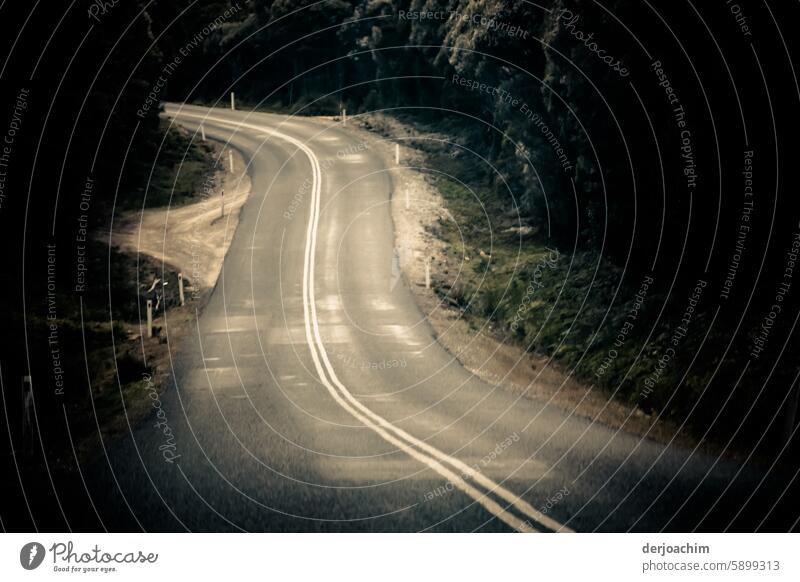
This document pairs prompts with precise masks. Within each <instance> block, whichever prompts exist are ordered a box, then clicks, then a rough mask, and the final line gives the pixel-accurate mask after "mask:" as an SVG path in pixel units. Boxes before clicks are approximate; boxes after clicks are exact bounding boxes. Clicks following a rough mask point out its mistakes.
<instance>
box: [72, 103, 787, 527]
mask: <svg viewBox="0 0 800 582" xmlns="http://www.w3.org/2000/svg"><path fill="white" fill-rule="evenodd" d="M167 114H168V115H169V116H171V117H173V118H174V119H175V120H176V122H178V123H180V124H182V125H184V126H185V127H187V128H189V129H191V130H196V129H197V128H198V127H199V124H200V122H201V121H202V122H203V125H204V128H205V132H206V134H207V136H208V137H209V138H212V139H216V140H219V141H221V142H224V143H230V145H231V146H233V147H235V148H236V149H238V150H239V151H241V152H242V154H243V155H244V156H245V158H246V159H248V160H249V162H250V166H249V172H250V175H251V179H252V184H253V192H252V194H251V197H250V199H249V200H248V201H247V203H246V205H245V206H244V208H243V209H242V213H241V222H240V224H239V227H238V230H237V231H236V235H235V237H234V240H233V241H232V244H231V247H230V250H229V252H228V255H227V257H226V260H225V263H224V267H223V274H222V276H221V279H220V281H219V283H218V285H217V287H216V288H215V290H214V292H213V294H212V296H211V298H210V300H209V303H208V305H207V306H206V308H205V309H204V311H203V313H202V314H201V316H200V317H199V320H198V323H197V334H196V335H195V337H193V338H192V339H190V340H187V345H185V346H184V347H183V348H182V349H181V351H180V353H179V355H178V356H177V358H176V360H175V377H176V382H175V386H173V387H171V388H170V389H169V390H168V391H167V393H166V394H165V395H164V397H163V399H162V408H161V409H162V411H163V413H162V417H161V418H153V419H150V420H149V421H147V422H144V423H143V424H142V425H141V426H139V427H136V429H135V431H134V432H133V433H132V435H131V436H130V437H129V438H127V439H125V440H124V441H122V442H120V443H118V444H117V445H115V446H114V447H113V448H112V449H111V450H110V451H109V453H110V456H109V461H108V463H106V462H105V460H104V461H102V462H100V463H98V464H97V466H95V467H93V468H92V469H91V470H90V471H89V478H88V483H89V488H90V490H91V491H92V495H93V498H94V500H95V507H94V508H93V509H95V510H96V512H97V514H98V515H99V516H100V518H101V519H102V524H100V523H99V521H95V517H94V513H92V514H90V515H87V516H85V520H86V524H87V526H86V527H87V528H89V529H99V528H101V527H103V526H104V527H107V528H109V529H114V530H139V529H144V530H148V531H183V530H194V531H227V530H239V529H241V530H249V531H286V530H290V531H309V530H310V531H330V530H337V531H418V530H431V531H473V530H480V531H513V530H518V531H570V530H574V531H593V530H602V531H627V530H629V529H632V530H640V531H641V530H644V531H657V530H661V529H667V530H678V531H687V530H692V529H694V528H699V529H701V530H718V529H723V528H725V527H727V526H728V525H729V524H730V523H731V521H732V520H733V519H734V517H735V518H736V520H735V521H734V522H733V525H732V526H731V527H732V529H745V530H746V529H753V528H755V527H756V525H758V523H759V522H760V521H761V520H762V519H764V518H766V519H767V520H768V521H767V524H766V527H767V528H769V527H770V525H771V524H772V525H774V527H776V528H781V527H782V528H783V529H786V527H788V526H786V525H783V524H782V523H781V522H780V519H781V516H780V512H772V513H770V512H769V510H770V508H771V507H772V505H773V503H769V502H768V501H769V500H773V501H774V500H775V499H776V498H777V496H778V495H779V493H780V490H779V489H770V488H771V487H772V485H764V486H763V487H761V488H760V489H756V486H757V484H758V482H759V479H760V475H758V474H757V471H753V470H750V469H746V470H744V471H742V472H741V473H739V477H738V478H737V479H736V480H733V476H734V475H735V474H736V473H737V471H738V470H739V467H738V466H737V465H735V464H733V463H731V462H729V461H718V460H717V459H714V458H710V457H708V456H705V455H701V454H694V455H692V454H691V452H690V451H683V450H679V449H676V448H674V447H670V448H666V449H665V448H664V447H663V446H661V445H658V444H655V443H653V442H650V441H642V440H640V439H638V438H636V437H633V436H631V435H628V434H624V433H616V432H615V431H613V430H610V429H608V428H605V427H602V426H600V425H596V424H591V423H590V422H589V421H586V420H583V419H579V418H575V417H571V416H569V415H568V414H567V413H565V412H563V411H560V410H558V409H554V408H549V407H546V406H544V405H543V404H540V403H538V402H536V401H533V400H530V399H520V398H518V397H517V396H515V395H513V394H511V393H510V392H507V391H505V390H502V389H496V388H492V387H490V386H488V385H486V384H484V383H483V382H481V381H480V380H479V379H477V378H475V377H474V376H472V375H471V374H470V373H469V372H467V371H465V370H464V369H463V368H462V367H461V366H460V365H459V364H458V362H457V361H455V360H454V359H453V357H452V356H451V355H450V354H449V353H447V352H446V351H445V350H444V349H442V348H441V347H440V346H439V345H438V344H437V343H436V341H435V340H434V335H433V333H432V330H431V329H430V328H429V326H428V325H427V323H426V322H425V320H424V318H423V317H422V315H421V313H420V311H419V310H418V309H417V307H416V305H415V304H414V302H413V299H412V296H411V293H410V291H409V289H408V288H407V286H406V284H405V282H403V281H401V282H400V283H398V284H395V283H396V276H397V273H396V264H395V267H394V268H395V272H394V274H393V256H394V252H393V245H394V240H393V229H392V220H391V214H390V208H389V201H390V198H391V195H392V170H391V169H387V168H386V167H384V165H383V163H382V161H381V158H380V157H379V156H378V155H376V154H375V153H374V152H373V151H372V149H371V146H370V144H369V143H366V144H363V143H360V142H359V140H358V138H356V137H354V136H353V135H352V134H350V133H348V131H347V128H346V127H341V126H340V125H338V124H334V123H332V122H324V121H320V120H313V119H305V118H301V119H298V118H288V117H285V116H279V115H268V114H254V113H249V114H248V113H246V112H238V111H237V112H232V111H228V110H224V109H211V110H209V109H205V108H200V107H189V106H184V107H182V108H179V107H177V106H168V107H167ZM376 139H377V138H376ZM159 422H160V423H161V426H162V427H163V426H166V425H168V426H169V428H170V430H171V431H172V432H173V434H174V441H173V442H174V448H172V447H171V446H165V439H164V435H163V431H162V430H161V428H159V427H157V426H156V424H157V423H159ZM167 450H169V452H168V453H165V451H167ZM173 456H174V459H172V460H171V461H167V460H166V459H167V458H172V457H173ZM110 469H111V470H110ZM112 471H113V472H112ZM731 483H732V485H731ZM729 485H730V486H729ZM754 491H755V492H756V494H755V495H753V496H752V498H751V500H750V503H748V504H746V505H744V502H745V500H747V499H748V497H750V495H751V493H753V492H754ZM723 493H724V494H723ZM741 509H743V510H742V511H741V512H740V510H741Z"/></svg>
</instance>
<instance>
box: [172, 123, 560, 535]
mask: <svg viewBox="0 0 800 582" xmlns="http://www.w3.org/2000/svg"><path fill="white" fill-rule="evenodd" d="M176 116H180V117H193V118H198V119H203V120H207V121H214V122H217V123H221V124H223V125H229V126H233V127H234V128H236V129H240V128H246V129H251V130H254V131H257V132H264V133H269V134H270V135H272V136H273V137H277V138H278V139H282V140H284V141H287V142H289V143H291V144H292V145H294V146H296V147H297V148H298V149H299V150H300V151H302V152H303V153H304V154H305V155H306V157H307V158H308V160H309V162H310V163H311V168H312V173H313V184H312V188H311V214H310V216H309V221H308V227H307V230H306V248H305V256H304V265H303V314H304V319H305V322H304V323H305V331H306V341H307V343H308V346H309V349H310V351H311V358H312V360H313V361H314V367H315V368H316V370H317V374H318V375H319V378H320V381H321V382H322V384H323V385H324V386H325V387H326V388H327V390H328V392H329V393H330V395H331V396H332V397H333V399H334V400H335V401H336V402H337V403H338V404H339V405H340V406H341V407H342V408H344V409H345V410H346V411H347V412H348V413H350V414H351V415H352V416H353V417H355V418H356V419H357V420H358V421H359V422H362V423H363V424H364V425H366V426H367V427H369V428H370V429H372V430H373V431H374V432H376V433H377V434H378V435H380V436H381V437H382V438H383V439H385V440H386V441H388V442H389V443H391V444H392V445H395V446H396V447H398V448H400V449H401V450H403V451H404V452H405V453H406V454H408V455H409V456H411V457H412V458H414V459H416V460H418V461H420V462H421V463H423V464H425V465H427V466H428V467H430V468H431V469H433V470H434V471H436V472H437V473H439V475H441V476H442V477H444V478H445V479H447V480H448V481H450V482H451V483H452V484H453V486H455V487H457V488H458V489H459V490H461V491H462V492H463V493H465V494H467V495H468V496H470V497H471V498H472V499H474V500H475V501H477V502H478V503H479V504H481V505H482V506H483V507H484V508H485V509H486V510H487V511H489V512H490V513H491V514H492V515H494V516H496V517H497V518H498V519H500V520H501V521H503V522H504V523H505V524H506V525H508V526H510V527H512V528H514V529H516V530H518V531H522V532H535V531H537V530H536V529H534V528H533V527H532V525H531V523H530V521H528V520H533V521H534V522H536V523H538V524H541V525H543V526H544V527H545V528H548V529H550V530H553V531H560V532H571V531H572V530H570V529H569V528H568V527H566V526H565V525H562V524H561V523H559V522H557V521H555V520H554V519H552V518H550V517H548V516H547V515H545V514H543V513H542V512H540V511H538V510H537V509H535V508H534V507H533V506H531V505H530V504H529V503H528V502H526V501H525V500H523V499H522V498H520V497H519V496H518V495H516V494H514V493H513V492H511V491H509V490H508V489H506V488H505V487H503V486H502V485H500V484H499V483H496V482H495V481H493V480H492V479H490V478H488V477H486V476H485V475H484V474H483V473H481V472H479V471H476V470H475V469H473V468H472V467H470V466H469V465H467V464H466V463H463V462H462V461H460V460H459V459H457V458H455V457H452V456H450V455H448V454H446V453H444V452H442V451H440V450H439V449H437V448H435V447H433V446H431V445H429V444H428V443H426V442H424V441H422V440H420V439H418V438H416V437H414V436H412V435H411V434H409V433H407V432H406V431H404V430H403V429H400V428H398V427H396V426H394V425H393V424H392V423H390V422H389V421H387V420H386V419H384V418H383V417H381V416H379V415H378V414H376V413H375V412H373V411H372V410H370V409H369V408H367V407H366V406H364V405H363V404H362V403H361V402H359V401H358V400H357V399H356V398H355V397H354V396H353V395H352V394H351V393H350V391H349V390H348V389H347V388H346V387H345V386H344V384H342V382H341V381H340V380H339V378H338V377H337V375H336V372H335V371H334V369H333V365H332V364H331V362H330V360H329V359H328V354H327V352H326V350H325V346H324V344H323V341H322V336H321V335H320V332H319V321H318V319H317V310H316V304H315V293H314V270H315V265H314V256H315V254H316V243H317V229H318V226H319V214H320V193H321V190H322V171H321V169H320V164H319V159H318V158H317V156H316V154H314V152H313V151H312V150H311V148H310V147H308V146H307V145H306V144H305V143H303V142H302V141H300V140H298V139H296V138H294V137H292V136H290V135H286V134H284V133H281V132H279V131H275V130H272V129H271V128H268V127H265V126H263V125H255V124H252V123H245V122H238V121H233V120H230V119H223V118H218V117H213V116H210V115H198V114H192V113H184V112H180V111H179V112H177V114H176ZM317 350H319V352H317ZM329 378H330V379H329ZM334 384H335V386H336V388H338V390H337V389H336V388H335V387H334ZM414 447H416V448H414ZM418 449H421V450H418ZM423 451H424V452H423ZM426 453H427V454H426ZM442 463H447V464H448V465H450V466H451V467H452V468H454V469H457V470H458V471H460V474H459V473H455V472H453V471H452V470H451V469H450V468H448V467H446V466H444V465H443V464H442ZM464 476H467V477H469V478H470V479H472V480H473V481H474V482H475V483H477V484H480V485H482V486H483V487H485V488H486V489H487V491H486V492H485V493H484V492H482V491H479V490H478V489H477V488H476V487H474V486H472V485H471V484H470V483H468V482H467V480H466V479H465V478H464ZM490 494H494V495H496V496H498V497H499V498H500V499H502V500H503V501H505V502H507V503H508V504H509V506H508V507H503V506H502V505H501V504H500V503H498V502H497V501H495V500H494V499H492V498H491V497H490V496H489V495H490ZM511 507H513V508H515V509H516V511H518V512H519V513H521V514H522V515H523V516H525V517H526V518H527V519H522V518H520V517H518V516H517V515H515V514H514V513H512V512H511V511H509V509H510V508H511Z"/></svg>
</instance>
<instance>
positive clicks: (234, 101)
mask: <svg viewBox="0 0 800 582" xmlns="http://www.w3.org/2000/svg"><path fill="white" fill-rule="evenodd" d="M231 111H236V99H235V98H234V96H233V91H231Z"/></svg>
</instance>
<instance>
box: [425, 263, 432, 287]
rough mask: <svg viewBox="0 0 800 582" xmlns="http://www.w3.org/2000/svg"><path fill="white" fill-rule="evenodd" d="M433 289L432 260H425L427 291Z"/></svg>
mask: <svg viewBox="0 0 800 582" xmlns="http://www.w3.org/2000/svg"><path fill="white" fill-rule="evenodd" d="M430 288H431V260H430V258H428V259H426V260H425V289H430Z"/></svg>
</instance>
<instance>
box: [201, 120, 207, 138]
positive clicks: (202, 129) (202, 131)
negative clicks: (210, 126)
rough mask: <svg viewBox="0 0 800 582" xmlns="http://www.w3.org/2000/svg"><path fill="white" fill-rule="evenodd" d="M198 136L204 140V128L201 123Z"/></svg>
mask: <svg viewBox="0 0 800 582" xmlns="http://www.w3.org/2000/svg"><path fill="white" fill-rule="evenodd" d="M200 137H201V138H202V140H203V141H206V128H205V127H203V125H202V124H201V125H200Z"/></svg>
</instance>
